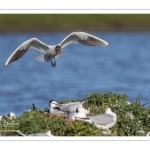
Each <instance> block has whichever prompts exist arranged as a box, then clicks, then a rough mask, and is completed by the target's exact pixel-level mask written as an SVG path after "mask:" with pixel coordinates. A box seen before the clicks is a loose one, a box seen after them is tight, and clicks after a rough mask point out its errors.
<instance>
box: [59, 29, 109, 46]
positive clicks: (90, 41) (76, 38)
mask: <svg viewBox="0 0 150 150" xmlns="http://www.w3.org/2000/svg"><path fill="white" fill-rule="evenodd" d="M78 43H80V44H83V45H87V46H109V45H110V44H109V43H108V42H106V41H105V40H103V39H101V38H99V37H96V36H94V35H91V34H88V33H85V32H72V33H71V34H69V35H68V36H67V37H66V38H65V39H64V40H63V41H62V42H61V43H60V44H59V45H60V46H61V48H64V47H65V46H67V45H69V44H78Z"/></svg>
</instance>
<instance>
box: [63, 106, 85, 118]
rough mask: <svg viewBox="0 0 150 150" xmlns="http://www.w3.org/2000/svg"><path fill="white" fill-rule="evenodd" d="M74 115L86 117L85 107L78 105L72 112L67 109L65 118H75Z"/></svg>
mask: <svg viewBox="0 0 150 150" xmlns="http://www.w3.org/2000/svg"><path fill="white" fill-rule="evenodd" d="M76 117H81V118H85V117H86V109H85V108H83V107H78V108H77V109H76V111H72V112H69V111H68V113H67V117H66V118H70V119H72V120H75V119H76Z"/></svg>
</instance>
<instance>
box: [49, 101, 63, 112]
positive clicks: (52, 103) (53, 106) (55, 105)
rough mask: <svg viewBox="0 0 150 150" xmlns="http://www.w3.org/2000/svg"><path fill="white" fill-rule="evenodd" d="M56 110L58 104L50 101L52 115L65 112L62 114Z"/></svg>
mask: <svg viewBox="0 0 150 150" xmlns="http://www.w3.org/2000/svg"><path fill="white" fill-rule="evenodd" d="M56 108H58V103H57V102H55V101H54V100H50V101H49V112H50V113H51V114H64V112H62V111H60V110H58V109H56Z"/></svg>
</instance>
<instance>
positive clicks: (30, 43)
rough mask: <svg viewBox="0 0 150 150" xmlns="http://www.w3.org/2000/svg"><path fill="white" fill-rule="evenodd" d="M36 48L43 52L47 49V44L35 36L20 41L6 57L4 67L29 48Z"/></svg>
mask: <svg viewBox="0 0 150 150" xmlns="http://www.w3.org/2000/svg"><path fill="white" fill-rule="evenodd" d="M31 48H33V49H36V50H38V51H40V52H44V51H45V50H47V49H49V46H48V45H46V44H44V43H43V42H41V41H40V40H39V39H37V38H32V39H29V40H27V41H25V42H24V43H22V44H21V45H20V46H19V47H18V48H17V49H16V50H15V51H14V52H13V53H12V54H11V55H10V56H9V58H8V59H7V61H6V63H5V67H6V66H8V65H9V64H10V63H12V62H14V61H16V60H18V59H19V58H21V57H22V56H23V55H24V54H25V53H26V52H27V51H28V50H29V49H31Z"/></svg>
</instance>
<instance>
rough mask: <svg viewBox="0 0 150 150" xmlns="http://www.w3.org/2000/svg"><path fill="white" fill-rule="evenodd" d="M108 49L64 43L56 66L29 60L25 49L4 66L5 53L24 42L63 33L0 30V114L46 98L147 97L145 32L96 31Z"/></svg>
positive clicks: (149, 47)
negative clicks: (99, 94)
mask: <svg viewBox="0 0 150 150" xmlns="http://www.w3.org/2000/svg"><path fill="white" fill-rule="evenodd" d="M90 33H92V34H94V35H96V36H99V37H101V38H102V39H104V40H106V41H108V42H109V43H110V44H111V46H110V47H87V46H83V45H79V44H78V45H69V46H67V47H65V48H64V49H63V51H64V52H65V54H66V55H65V56H62V57H60V58H58V59H57V67H56V68H53V67H52V66H51V63H42V62H39V61H37V60H35V59H34V58H35V57H36V56H38V55H40V53H39V52H38V51H36V50H30V51H29V52H28V53H27V54H26V55H24V56H23V57H22V58H21V59H19V60H18V61H16V62H14V63H12V64H10V65H9V66H8V67H6V68H4V64H5V62H6V60H7V58H8V57H9V55H10V54H11V53H12V52H13V51H14V50H15V49H16V48H17V47H18V46H19V45H20V44H21V43H23V42H24V41H25V40H28V39H29V38H32V37H37V38H39V39H40V40H41V41H43V42H44V43H46V44H50V45H52V44H58V43H59V42H61V40H62V39H63V38H65V37H66V36H67V35H68V34H69V33H36V34H35V33H31V34H30V33H28V34H24V33H20V34H0V115H7V114H8V112H10V111H13V112H14V113H16V114H17V115H18V116H19V115H21V114H22V112H24V111H26V110H27V109H29V108H31V107H32V103H34V104H35V105H36V107H38V108H45V107H47V106H48V101H49V100H50V99H54V100H56V101H59V100H66V99H71V100H74V99H77V98H85V94H87V93H93V92H104V91H106V92H116V91H117V90H118V93H126V94H127V95H128V96H129V99H130V100H131V101H135V100H136V99H137V97H138V96H139V94H140V96H141V103H146V102H149V101H150V95H149V93H150V32H148V33H146V32H140V33H135V32H133V33H125V32H123V33H114V32H113V33H97V32H90Z"/></svg>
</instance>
